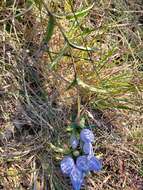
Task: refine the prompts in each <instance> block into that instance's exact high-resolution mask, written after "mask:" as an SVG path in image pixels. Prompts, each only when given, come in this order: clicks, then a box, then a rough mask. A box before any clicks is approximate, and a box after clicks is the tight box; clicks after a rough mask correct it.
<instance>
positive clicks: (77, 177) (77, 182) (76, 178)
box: [70, 167, 84, 190]
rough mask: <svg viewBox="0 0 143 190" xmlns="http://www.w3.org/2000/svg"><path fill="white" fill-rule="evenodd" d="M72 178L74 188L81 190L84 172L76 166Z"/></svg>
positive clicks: (71, 174)
mask: <svg viewBox="0 0 143 190" xmlns="http://www.w3.org/2000/svg"><path fill="white" fill-rule="evenodd" d="M70 179H71V183H72V186H73V189H74V190H80V188H81V185H82V183H83V179H84V174H83V173H82V172H81V171H80V170H79V169H78V168H77V167H74V168H73V169H72V171H71V173H70Z"/></svg>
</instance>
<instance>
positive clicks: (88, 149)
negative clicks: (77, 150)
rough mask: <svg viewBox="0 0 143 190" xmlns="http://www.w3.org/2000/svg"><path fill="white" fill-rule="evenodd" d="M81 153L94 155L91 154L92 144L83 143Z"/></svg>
mask: <svg viewBox="0 0 143 190" xmlns="http://www.w3.org/2000/svg"><path fill="white" fill-rule="evenodd" d="M83 152H84V153H85V154H89V155H92V156H93V155H94V153H93V147H92V144H91V143H90V142H87V143H84V145H83Z"/></svg>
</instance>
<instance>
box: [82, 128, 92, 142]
mask: <svg viewBox="0 0 143 190" xmlns="http://www.w3.org/2000/svg"><path fill="white" fill-rule="evenodd" d="M80 139H81V140H82V141H83V142H93V141H94V134H93V133H92V131H91V130H89V129H83V130H82V131H81V133H80Z"/></svg>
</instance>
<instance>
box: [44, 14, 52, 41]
mask: <svg viewBox="0 0 143 190" xmlns="http://www.w3.org/2000/svg"><path fill="white" fill-rule="evenodd" d="M54 27H55V18H54V17H53V16H52V15H50V16H49V22H48V25H47V29H46V34H45V37H44V42H45V43H48V42H49V40H50V39H51V37H52V35H53V31H54Z"/></svg>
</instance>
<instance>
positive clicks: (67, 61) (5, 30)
mask: <svg viewBox="0 0 143 190" xmlns="http://www.w3.org/2000/svg"><path fill="white" fill-rule="evenodd" d="M36 2H37V6H36V5H35V3H34V2H33V1H32V0H31V1H24V0H19V1H13V0H9V1H5V0H3V1H1V2H0V126H1V128H0V189H4V190H18V189H22V190H24V189H37V190H42V189H45V190H46V189H51V190H56V189H58V190H69V189H71V187H70V183H69V181H68V179H65V178H64V176H62V174H61V172H60V170H59V163H60V160H61V158H62V156H63V154H64V151H65V150H66V149H67V146H68V143H67V142H68V139H69V133H68V132H67V126H69V125H70V124H71V116H72V115H73V113H76V112H77V96H78V95H79V96H80V99H81V105H80V107H81V116H84V117H85V118H86V124H89V125H96V128H95V129H94V132H95V134H96V142H95V146H94V149H95V152H96V154H97V156H100V157H101V158H102V159H103V163H104V164H103V166H104V167H103V170H102V171H101V173H99V174H90V176H89V177H88V178H87V179H86V182H85V184H86V185H85V187H84V189H87V190H93V189H97V190H98V189H100V190H102V189H104V190H106V189H109V190H128V189H130V190H142V189H143V159H142V158H143V135H142V134H143V115H142V111H143V110H142V109H143V101H142V99H143V97H142V87H143V79H142V70H143V68H142V66H143V65H142V58H143V52H142V51H143V45H142V44H143V43H142V40H143V32H142V29H143V26H142V24H143V21H142V18H143V11H142V4H141V3H142V2H141V1H140V0H139V1H134V0H132V1H123V0H122V1H106V0H105V1H97V2H96V3H95V5H94V6H93V7H92V9H91V10H90V11H89V12H88V14H87V16H85V17H84V16H79V17H78V14H77V17H76V16H75V15H74V14H73V13H72V12H73V9H74V11H75V12H76V11H77V10H79V9H80V10H81V9H85V7H88V6H89V5H91V4H92V2H90V1H86V0H85V1H78V0H76V1H75V4H71V3H69V2H70V1H66V0H65V1H62V2H60V1H57V2H56V1H47V3H46V4H42V3H40V2H42V1H36ZM38 2H39V3H40V4H38ZM45 2H46V1H45ZM54 2H55V3H54ZM71 2H72V1H71ZM73 5H74V6H73ZM41 7H42V9H41ZM83 7H84V8H83ZM47 9H48V11H49V10H50V13H51V14H53V15H54V16H56V15H60V16H61V17H62V18H61V19H59V18H57V19H56V23H54V32H53V34H52V36H50V35H49V33H50V32H49V33H48V29H47V30H46V28H47V23H49V22H50V21H49V16H48V15H47V12H46V11H47ZM69 13H70V14H69ZM64 14H66V16H67V17H65V16H64ZM71 15H72V18H73V20H76V22H75V23H74V22H73V20H69V19H68V16H71ZM51 27H53V23H52V24H51V25H50V28H51ZM51 32H52V31H51ZM46 35H47V36H48V37H47V38H49V36H50V41H48V46H47V45H45V43H43V42H44V40H45V39H47V38H45V36H46ZM65 36H66V38H65ZM69 42H70V43H71V44H70V43H69ZM78 45H79V46H78ZM90 47H96V48H97V49H96V51H87V49H88V48H90ZM83 50H84V51H83ZM74 77H75V78H74ZM75 79H76V80H77V81H76V82H77V83H72V82H74V80H75ZM79 79H80V80H79Z"/></svg>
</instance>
